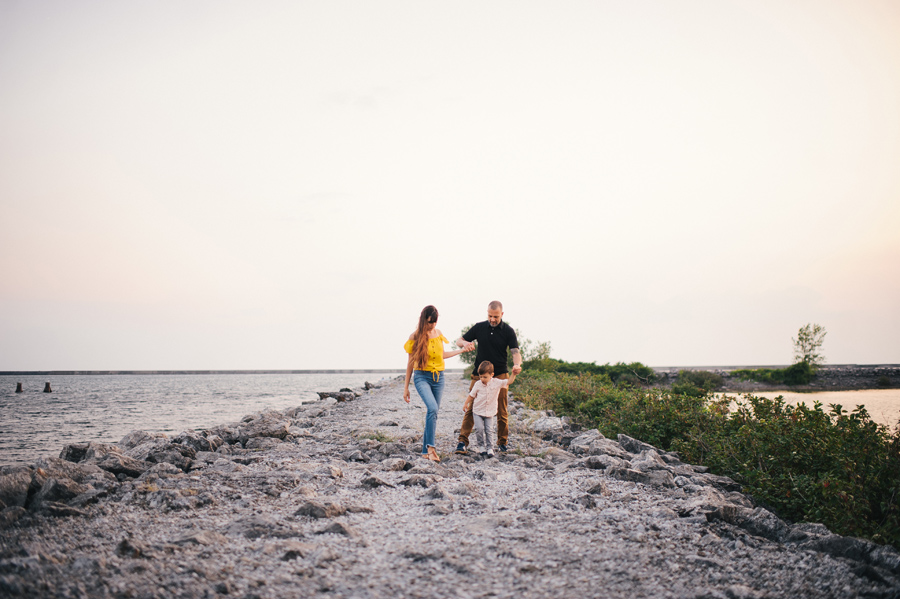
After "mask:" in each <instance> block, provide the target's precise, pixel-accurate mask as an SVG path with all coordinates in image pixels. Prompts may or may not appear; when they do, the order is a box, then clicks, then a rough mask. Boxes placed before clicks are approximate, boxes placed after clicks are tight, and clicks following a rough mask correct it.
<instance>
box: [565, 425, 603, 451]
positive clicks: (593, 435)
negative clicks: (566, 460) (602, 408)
mask: <svg viewBox="0 0 900 599" xmlns="http://www.w3.org/2000/svg"><path fill="white" fill-rule="evenodd" d="M605 438H606V437H604V436H603V435H602V434H600V431H598V430H597V429H591V430H589V431H585V432H583V433H581V434H580V435H578V436H577V437H575V438H574V439H572V441H571V442H570V443H569V451H571V452H572V453H574V454H575V455H582V454H586V453H588V451H589V450H590V448H591V443H593V442H594V441H599V440H600V439H605Z"/></svg>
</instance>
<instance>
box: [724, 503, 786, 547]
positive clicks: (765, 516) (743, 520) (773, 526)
mask: <svg viewBox="0 0 900 599" xmlns="http://www.w3.org/2000/svg"><path fill="white" fill-rule="evenodd" d="M706 517H707V519H708V520H710V521H713V520H722V521H724V522H727V523H729V524H733V525H735V526H739V527H741V528H743V529H744V530H746V531H747V532H749V533H750V534H752V535H756V536H759V537H764V538H766V539H769V540H771V541H779V542H780V541H782V540H784V539H785V538H787V536H788V534H789V533H790V528H789V527H788V525H787V524H785V523H784V522H783V521H782V520H781V519H780V518H779V517H778V516H776V515H775V514H773V513H772V512H770V511H768V510H766V509H763V508H761V507H760V508H755V509H750V508H745V507H741V506H734V505H721V506H718V507H717V508H716V509H715V510H713V511H712V512H710V513H708V514H707V515H706Z"/></svg>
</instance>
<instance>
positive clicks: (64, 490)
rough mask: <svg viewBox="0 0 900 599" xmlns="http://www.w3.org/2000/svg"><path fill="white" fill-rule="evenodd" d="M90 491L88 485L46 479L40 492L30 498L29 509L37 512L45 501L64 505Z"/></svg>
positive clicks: (72, 481) (62, 479)
mask: <svg viewBox="0 0 900 599" xmlns="http://www.w3.org/2000/svg"><path fill="white" fill-rule="evenodd" d="M90 490H91V487H89V486H88V485H83V484H81V483H77V482H75V481H74V480H72V479H71V478H48V479H47V480H46V481H45V482H44V484H43V485H42V486H41V490H40V491H38V492H37V493H35V494H34V496H32V498H31V501H30V502H29V509H31V510H33V511H36V510H39V509H40V507H41V504H42V503H44V502H47V501H54V502H58V503H66V502H67V501H69V500H71V499H74V498H75V497H78V496H79V495H81V494H82V493H87V492H88V491H90Z"/></svg>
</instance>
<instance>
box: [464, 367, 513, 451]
mask: <svg viewBox="0 0 900 599" xmlns="http://www.w3.org/2000/svg"><path fill="white" fill-rule="evenodd" d="M514 380H516V375H515V374H510V375H509V378H508V379H495V378H494V365H493V364H491V363H490V362H489V361H488V360H485V361H484V362H482V363H481V364H479V365H478V381H476V382H475V384H474V385H473V386H472V390H471V391H469V396H468V397H467V398H466V403H465V404H464V405H463V413H465V412H468V411H469V409H472V416H473V417H474V418H475V439H476V440H477V442H478V444H479V445H480V446H481V455H482V456H485V457H489V458H492V457H494V430H495V424H496V420H497V418H496V416H497V398H498V396H499V395H500V390H501V389H503V388H508V387H509V385H511V384H512V382H513V381H514Z"/></svg>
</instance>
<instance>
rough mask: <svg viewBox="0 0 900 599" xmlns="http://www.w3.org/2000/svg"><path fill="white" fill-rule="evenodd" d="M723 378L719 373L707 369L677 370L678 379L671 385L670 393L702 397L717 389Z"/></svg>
mask: <svg viewBox="0 0 900 599" xmlns="http://www.w3.org/2000/svg"><path fill="white" fill-rule="evenodd" d="M723 383H724V380H723V379H722V376H721V375H718V374H716V373H715V372H709V371H707V370H679V371H678V379H677V381H676V382H675V383H674V384H673V385H672V393H675V394H677V395H689V396H691V397H704V396H706V395H708V394H709V393H711V392H712V391H715V390H716V389H719V388H720V387H721V386H722V384H723Z"/></svg>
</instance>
